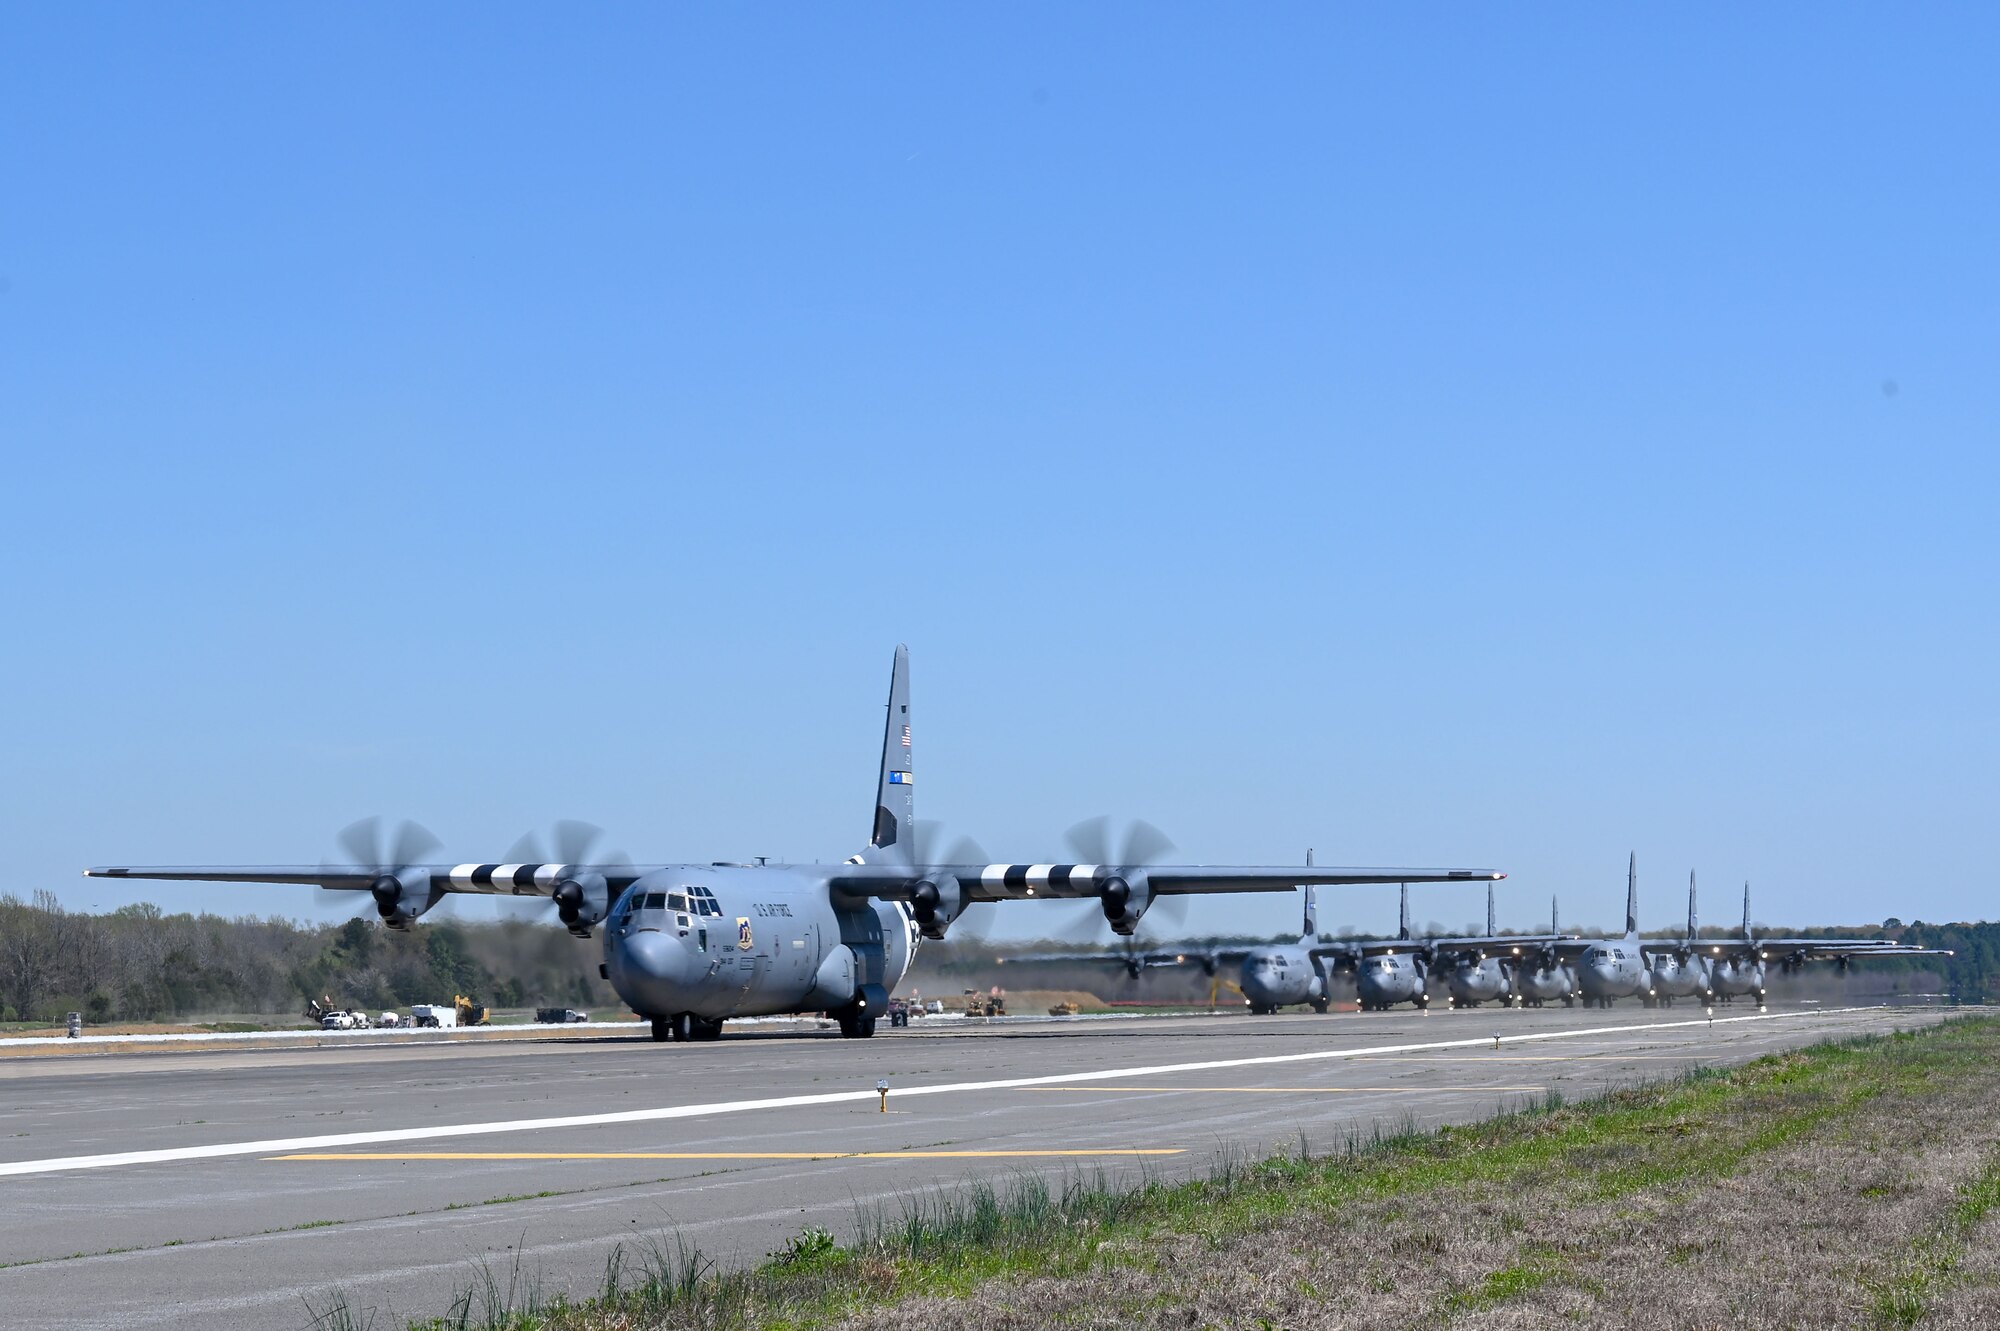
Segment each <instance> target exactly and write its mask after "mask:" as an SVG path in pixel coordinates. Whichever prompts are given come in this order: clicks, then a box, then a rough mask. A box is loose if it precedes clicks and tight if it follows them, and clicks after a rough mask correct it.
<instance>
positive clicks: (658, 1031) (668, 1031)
mask: <svg viewBox="0 0 2000 1331" xmlns="http://www.w3.org/2000/svg"><path fill="white" fill-rule="evenodd" d="M653 1038H654V1039H655V1040H671V1039H673V1038H674V1028H673V1025H672V1023H671V1022H670V1021H669V1019H668V1018H666V1017H655V1018H653Z"/></svg>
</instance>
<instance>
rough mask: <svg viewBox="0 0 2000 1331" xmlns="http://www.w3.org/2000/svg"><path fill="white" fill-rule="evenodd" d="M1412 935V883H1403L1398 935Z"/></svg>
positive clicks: (1404, 936)
mask: <svg viewBox="0 0 2000 1331" xmlns="http://www.w3.org/2000/svg"><path fill="white" fill-rule="evenodd" d="M1409 936H1410V885H1409V884H1408V883H1404V884H1403V892H1402V905H1401V908H1400V910H1399V911H1398V913H1397V916H1396V937H1398V938H1408V937H1409Z"/></svg>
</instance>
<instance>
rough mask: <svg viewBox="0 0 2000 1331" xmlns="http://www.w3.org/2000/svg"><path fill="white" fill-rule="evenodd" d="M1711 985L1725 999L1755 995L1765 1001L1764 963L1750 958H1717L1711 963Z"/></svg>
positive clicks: (1759, 1000)
mask: <svg viewBox="0 0 2000 1331" xmlns="http://www.w3.org/2000/svg"><path fill="white" fill-rule="evenodd" d="M1708 973H1709V980H1710V983H1711V984H1712V985H1713V986H1714V989H1715V992H1716V993H1717V994H1718V995H1720V996H1721V997H1723V998H1736V997H1741V996H1743V995H1745V994H1755V995H1756V996H1757V1001H1758V1002H1760V1003H1761V1002H1763V1001H1764V963H1763V962H1761V961H1757V960H1753V959H1749V958H1737V957H1717V958H1716V959H1715V960H1714V961H1712V962H1710V963H1709V968H1708Z"/></svg>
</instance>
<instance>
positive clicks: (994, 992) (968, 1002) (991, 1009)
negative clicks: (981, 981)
mask: <svg viewBox="0 0 2000 1331" xmlns="http://www.w3.org/2000/svg"><path fill="white" fill-rule="evenodd" d="M965 1015H966V1016H968V1017H1004V1016H1006V1015H1007V991H1006V990H1004V989H1002V988H1001V987H1000V986H999V985H994V986H993V988H992V989H991V990H989V991H988V992H986V993H983V994H982V993H980V992H979V991H978V990H977V989H968V990H966V991H965Z"/></svg>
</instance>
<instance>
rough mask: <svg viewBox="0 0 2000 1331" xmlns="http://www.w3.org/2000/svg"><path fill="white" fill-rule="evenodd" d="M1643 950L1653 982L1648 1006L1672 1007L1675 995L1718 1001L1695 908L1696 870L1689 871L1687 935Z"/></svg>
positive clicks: (1648, 972) (1705, 1000)
mask: <svg viewBox="0 0 2000 1331" xmlns="http://www.w3.org/2000/svg"><path fill="white" fill-rule="evenodd" d="M1643 951H1644V952H1645V954H1646V965H1647V974H1648V978H1649V979H1650V980H1651V981H1652V992H1651V993H1650V994H1649V995H1648V996H1647V998H1646V1004H1647V1006H1649V1007H1672V1006H1673V1005H1674V1000H1675V999H1676V998H1696V997H1698V998H1700V999H1701V1000H1702V1002H1703V1003H1704V1004H1707V1003H1713V1002H1714V1001H1715V989H1714V987H1713V981H1712V980H1711V979H1710V978H1709V966H1708V959H1707V958H1706V957H1704V956H1703V955H1702V947H1701V917H1700V916H1699V915H1698V914H1697V913H1696V910H1695V895H1694V871H1693V870H1689V871H1688V922H1687V934H1686V936H1685V937H1683V938H1681V939H1680V940H1679V941H1665V942H1654V943H1647V944H1645V945H1644V946H1643Z"/></svg>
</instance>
